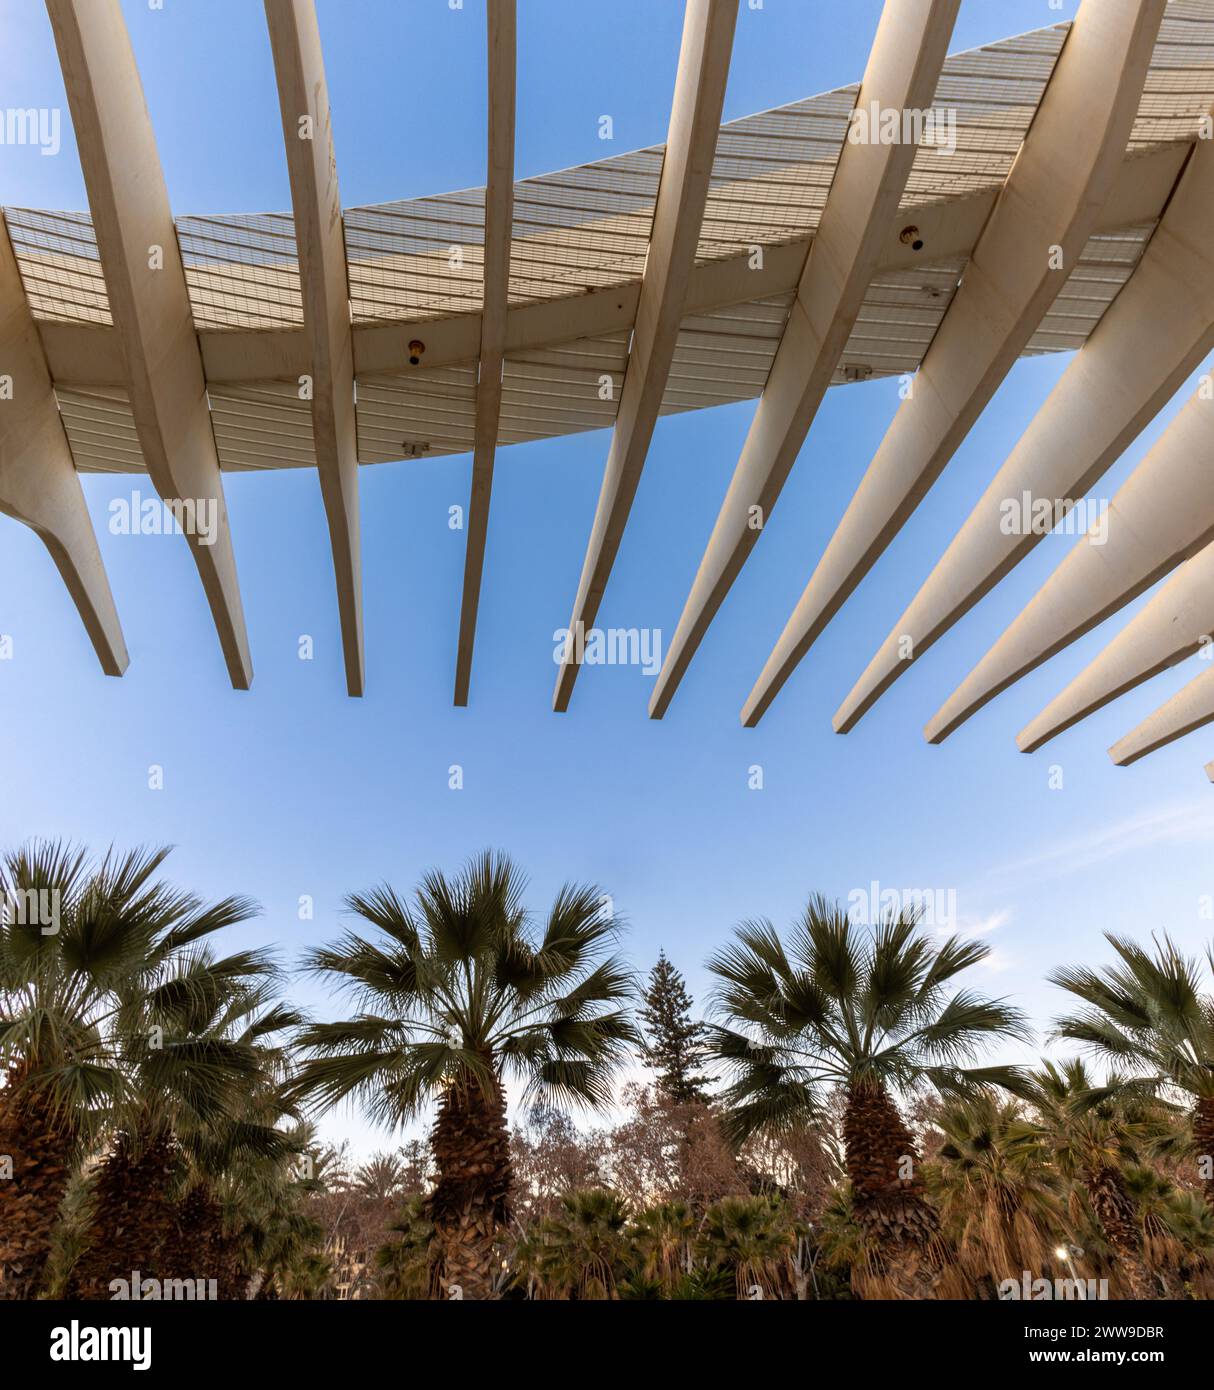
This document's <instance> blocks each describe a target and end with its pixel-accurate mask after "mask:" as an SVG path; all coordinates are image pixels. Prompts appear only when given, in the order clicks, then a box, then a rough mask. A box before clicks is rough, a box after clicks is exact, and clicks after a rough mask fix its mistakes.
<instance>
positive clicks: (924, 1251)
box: [843, 1081, 946, 1298]
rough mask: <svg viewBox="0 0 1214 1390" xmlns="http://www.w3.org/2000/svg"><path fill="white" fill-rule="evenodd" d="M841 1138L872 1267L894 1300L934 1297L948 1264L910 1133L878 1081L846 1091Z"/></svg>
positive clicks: (938, 1223)
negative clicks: (872, 1256)
mask: <svg viewBox="0 0 1214 1390" xmlns="http://www.w3.org/2000/svg"><path fill="white" fill-rule="evenodd" d="M843 1142H844V1147H845V1149H846V1154H847V1173H848V1177H849V1178H850V1179H851V1185H852V1205H853V1209H854V1211H855V1214H856V1220H857V1221H858V1222H859V1224H860V1227H861V1229H862V1230H863V1232H864V1235H865V1241H866V1244H867V1245H868V1247H869V1249H870V1250H872V1251H873V1252H874V1269H875V1272H876V1273H877V1275H878V1279H879V1281H880V1282H881V1283H882V1284H885V1285H887V1286H888V1288H889V1290H890V1292H891V1293H892V1294H893V1295H894V1297H896V1298H932V1297H934V1296H935V1291H936V1286H937V1284H938V1283H939V1281H940V1274H941V1271H942V1269H943V1266H944V1264H945V1262H946V1254H945V1247H944V1243H943V1241H942V1239H941V1236H940V1221H939V1218H938V1217H937V1215H936V1212H935V1210H934V1208H933V1207H932V1206H931V1204H930V1203H929V1202H928V1200H927V1194H926V1191H925V1189H924V1186H923V1180H922V1178H921V1177H920V1160H919V1154H918V1151H917V1150H916V1148H915V1142H914V1140H913V1139H912V1138H911V1134H910V1131H909V1130H908V1129H907V1128H906V1125H905V1124H904V1123H903V1121H902V1116H901V1115H899V1113H898V1109H897V1107H896V1106H895V1105H894V1103H893V1101H892V1100H890V1098H889V1095H888V1093H887V1092H886V1090H885V1087H884V1086H882V1085H881V1083H880V1082H876V1081H874V1082H869V1083H853V1084H852V1085H850V1086H849V1087H848V1088H847V1103H846V1106H845V1108H844V1112H843Z"/></svg>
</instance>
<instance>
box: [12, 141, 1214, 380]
mask: <svg viewBox="0 0 1214 1390" xmlns="http://www.w3.org/2000/svg"><path fill="white" fill-rule="evenodd" d="M1192 148H1193V146H1192V145H1191V144H1185V143H1184V142H1183V141H1174V142H1172V143H1171V144H1167V145H1158V146H1156V147H1155V148H1154V149H1149V150H1145V151H1144V152H1142V153H1141V154H1139V153H1135V154H1134V155H1133V156H1129V155H1127V157H1126V158H1125V160H1123V162H1122V165H1121V170H1120V172H1119V174H1118V176H1117V182H1116V184H1115V185H1114V188H1113V192H1112V194H1111V195H1110V197H1109V201H1108V202H1107V203H1106V204H1105V205H1104V207H1103V208H1102V209H1101V212H1100V222H1099V225H1098V226H1097V229H1096V230H1097V232H1109V233H1112V232H1118V231H1121V230H1123V229H1124V228H1126V227H1134V226H1138V225H1140V224H1141V223H1143V222H1154V221H1155V220H1156V219H1157V218H1158V217H1159V216H1160V214H1161V212H1162V210H1163V209H1164V207H1165V206H1166V205H1167V201H1168V198H1169V197H1170V196H1171V194H1172V190H1173V189H1174V188H1175V186H1176V180H1177V179H1178V178H1179V177H1180V174H1181V172H1182V170H1183V169H1184V166H1185V162H1186V160H1187V159H1188V158H1189V154H1190V151H1191V150H1192ZM997 200H998V190H997V189H995V190H989V191H986V192H983V193H974V194H971V195H969V196H967V197H964V198H955V199H952V200H950V201H949V202H945V203H936V204H933V205H932V206H931V207H921V208H916V209H915V225H916V226H917V227H918V228H919V229H920V232H921V234H922V237H923V240H924V242H925V243H926V246H927V250H926V251H916V250H914V248H913V246H907V245H904V244H903V243H902V242H901V241H900V240H899V237H898V233H899V232H900V231H901V230H902V228H903V227H905V226H906V218H905V217H903V216H902V215H901V214H900V213H897V212H895V214H894V216H892V217H891V218H890V221H889V226H888V228H887V229H886V234H885V237H884V238H883V240H882V244H881V251H880V255H879V256H878V260H877V269H876V274H877V275H881V274H882V273H884V272H886V271H898V270H912V269H918V268H923V267H928V266H931V265H936V264H945V263H949V262H952V261H955V260H958V259H959V258H961V257H963V256H969V255H970V253H971V252H972V251H973V249H974V246H975V245H976V243H977V241H978V238H979V236H980V235H981V234H982V229H983V227H985V226H986V223H987V220H988V218H989V217H990V215H991V211H992V209H993V208H994V206H995V203H996V201H997ZM812 242H813V238H812V237H798V238H796V239H795V240H794V241H789V242H782V243H780V244H778V245H770V246H765V247H764V248H763V264H762V266H761V267H755V266H754V265H753V258H752V256H751V254H750V252H747V253H746V254H744V255H737V256H725V257H723V258H722V259H721V260H719V261H706V262H705V263H704V264H703V265H697V266H696V267H695V268H694V270H693V271H692V273H691V279H690V281H689V283H688V287H687V301H686V306H685V307H686V312H687V313H688V314H699V313H704V312H705V311H707V310H710V309H723V308H726V307H727V306H729V305H733V304H747V303H750V302H751V301H752V300H755V299H767V298H770V297H774V296H775V295H780V294H791V293H793V292H794V291H795V290H796V288H797V286H798V284H799V283H800V279H801V275H802V273H803V272H804V269H805V257H806V256H807V255H808V253H809V248H810V246H811V245H812ZM925 254H926V255H930V257H931V260H930V261H925V260H924V259H923V257H924V255H925ZM639 294H640V284H639V282H634V283H632V284H625V285H612V286H610V287H608V288H606V289H599V290H590V291H588V292H587V293H585V294H576V295H569V296H567V297H565V298H563V299H545V300H537V301H534V302H532V303H522V304H513V305H511V306H510V309H509V311H508V312H507V315H506V351H507V353H511V352H524V351H527V350H529V349H531V348H537V347H551V346H553V345H554V344H559V343H568V342H571V341H572V340H573V339H575V338H599V337H604V336H605V335H607V334H610V333H625V332H627V331H628V330H629V329H630V328H631V327H632V326H633V324H634V323H635V321H636V308H637V299H638V297H639ZM480 318H481V316H480V314H479V313H475V314H470V313H461V314H453V315H449V316H447V317H445V318H438V319H427V320H425V334H424V337H425V343H426V365H427V366H428V367H450V366H457V365H462V364H463V363H466V362H475V361H476V360H477V358H478V355H479V352H480V338H481V322H480ZM418 323H419V321H418V320H416V319H393V320H392V321H391V322H388V323H356V324H355V325H354V370H355V376H356V377H357V376H359V375H362V374H374V373H381V372H394V371H399V370H400V364H401V362H402V361H403V360H404V359H405V358H406V357H407V356H408V355H409V354H408V348H409V342H410V340H411V339H413V338H416V337H417V329H418ZM38 329H39V332H40V333H41V334H42V343H43V347H44V348H45V350H46V358H47V363H48V365H49V366H50V369H51V375H52V376H53V378H54V379H55V381H56V382H60V383H62V384H64V385H71V386H82V387H95V386H121V385H122V384H123V383H124V381H125V371H126V369H125V366H124V365H123V360H122V345H121V343H120V342H119V339H118V333H117V330H116V329H114V328H112V327H110V326H109V325H107V324H91V323H89V324H86V323H52V322H49V321H46V320H44V321H42V322H40V323H39V325H38ZM198 341H199V344H200V345H201V348H202V361H203V365H204V366H205V368H206V374H207V379H208V380H210V381H221V382H223V383H224V384H225V385H231V384H233V383H241V382H259V381H271V380H275V379H278V380H291V381H294V380H296V379H297V378H298V377H299V376H300V375H301V374H302V373H304V372H306V371H307V370H308V362H309V358H308V349H307V342H306V340H305V337H304V332H303V329H301V328H281V329H260V328H258V329H223V330H220V329H213V328H204V329H201V330H200V331H199V333H198Z"/></svg>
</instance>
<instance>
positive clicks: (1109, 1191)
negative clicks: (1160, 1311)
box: [1083, 1166, 1158, 1298]
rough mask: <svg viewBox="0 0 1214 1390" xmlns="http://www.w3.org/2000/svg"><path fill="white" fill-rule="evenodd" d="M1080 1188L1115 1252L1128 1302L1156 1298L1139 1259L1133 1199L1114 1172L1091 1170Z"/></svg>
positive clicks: (1139, 1231) (1139, 1238)
mask: <svg viewBox="0 0 1214 1390" xmlns="http://www.w3.org/2000/svg"><path fill="white" fill-rule="evenodd" d="M1083 1185H1084V1187H1085V1188H1086V1189H1087V1194H1088V1196H1089V1198H1090V1199H1091V1202H1092V1210H1093V1211H1094V1212H1095V1213H1096V1219H1097V1220H1098V1221H1099V1222H1100V1225H1101V1227H1102V1228H1103V1230H1104V1233H1105V1235H1106V1236H1107V1237H1108V1239H1109V1244H1110V1245H1111V1246H1112V1247H1113V1249H1114V1251H1116V1254H1117V1258H1118V1261H1119V1271H1120V1274H1121V1276H1122V1279H1123V1280H1124V1282H1125V1285H1126V1288H1127V1289H1128V1290H1129V1293H1130V1297H1131V1298H1155V1297H1156V1296H1157V1293H1158V1290H1157V1289H1156V1286H1155V1281H1154V1280H1153V1279H1152V1278H1151V1271H1150V1270H1149V1269H1148V1268H1147V1266H1146V1261H1145V1260H1144V1259H1143V1258H1142V1228H1141V1226H1140V1225H1139V1223H1138V1213H1137V1211H1136V1210H1135V1207H1134V1199H1133V1198H1132V1197H1131V1196H1130V1194H1129V1193H1128V1192H1127V1191H1126V1185H1125V1179H1124V1178H1123V1177H1122V1176H1121V1174H1120V1173H1119V1172H1118V1171H1117V1169H1116V1168H1110V1167H1107V1166H1106V1167H1103V1168H1096V1169H1091V1170H1089V1171H1088V1172H1086V1173H1085V1174H1084V1176H1083Z"/></svg>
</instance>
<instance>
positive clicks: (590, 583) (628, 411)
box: [552, 0, 738, 713]
mask: <svg viewBox="0 0 1214 1390" xmlns="http://www.w3.org/2000/svg"><path fill="white" fill-rule="evenodd" d="M737 18H738V0H687V9H686V14H685V18H684V22H683V41H682V47H681V49H680V51H679V70H678V75H677V77H676V78H675V84H674V102H673V106H672V109H671V113H670V135H669V137H668V139H667V142H666V154H665V158H664V160H663V162H662V177H661V182H660V184H659V185H658V198H657V206H656V207H655V208H654V214H653V231H652V233H651V235H650V240H649V255H648V257H647V259H646V262H645V274H644V278H643V280H642V282H641V297H640V300H639V302H638V305H637V316H636V326H635V328H634V329H633V336H632V346H631V349H630V351H629V354H628V367H627V370H626V371H625V374H624V385H623V389H622V390H621V393H620V409H619V413H618V414H617V416H616V423H615V430H614V432H613V433H612V436H611V451H610V453H609V454H608V456H607V467H606V470H605V471H604V474H603V486H602V489H601V491H600V493H599V501H598V506H597V508H596V509H595V514H594V525H593V527H592V529H591V532H590V542H589V545H588V546H587V549H586V559H585V563H584V564H583V566H582V577H581V580H580V581H579V583H578V591H577V597H576V599H575V600H574V604H573V613H572V616H571V617H570V619H569V631H570V633H573V634H577V633H580V632H585V631H587V630H588V629H590V628H591V627H593V626H594V620H595V617H596V615H597V613H598V610H599V604H600V603H601V602H602V598H603V593H604V591H605V590H606V588H607V580H608V578H609V577H610V574H611V567H612V565H613V564H614V563H615V557H616V553H617V551H618V550H619V548H620V541H621V540H622V539H623V536H624V527H625V526H626V525H627V523H628V513H629V512H630V511H631V510H632V501H633V498H634V497H635V496H636V490H637V485H638V484H639V483H640V481H641V470H642V469H643V468H644V466H645V457H646V455H647V454H648V453H649V442H650V440H651V439H652V438H653V430H654V426H655V425H656V424H657V420H658V413H659V411H660V410H661V407H662V397H663V396H664V395H665V393H666V383H667V381H668V379H669V377H670V365H671V362H672V361H673V359H674V352H675V347H676V346H677V344H678V339H679V325H680V324H681V322H682V319H683V314H684V312H685V307H686V301H687V288H688V284H689V283H690V280H691V272H692V269H693V268H694V266H695V259H696V250H697V247H698V246H699V242H700V229H701V225H702V223H703V221H704V206H705V204H706V202H707V200H708V188H709V183H710V180H711V176H712V165H713V159H714V158H715V155H716V149H717V132H718V131H719V129H720V126H721V109H722V107H723V106H724V103H725V84H726V81H727V80H728V77H729V62H730V58H731V56H732V52H733V34H734V26H735V24H736V22H737ZM581 652H582V643H581V642H580V641H576V640H574V641H570V642H568V643H567V644H566V654H565V660H564V661H563V662H562V663H561V666H560V669H559V670H558V671H557V677H556V688H555V690H554V691H553V695H552V708H553V709H554V710H556V711H557V712H558V713H559V712H562V711H564V710H566V709H568V707H569V697H570V696H571V695H572V694H573V686H574V682H575V681H576V680H577V674H578V671H579V670H580V669H581V664H580V659H579V658H580V655H581Z"/></svg>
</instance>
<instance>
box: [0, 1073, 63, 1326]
mask: <svg viewBox="0 0 1214 1390" xmlns="http://www.w3.org/2000/svg"><path fill="white" fill-rule="evenodd" d="M25 1077H26V1070H25V1068H22V1067H14V1068H13V1069H12V1070H10V1072H9V1075H8V1084H7V1085H6V1086H5V1087H4V1088H3V1090H0V1164H2V1163H4V1160H5V1159H9V1160H11V1163H12V1174H11V1177H10V1176H7V1175H6V1176H5V1177H3V1178H0V1299H4V1300H10V1301H15V1300H23V1299H31V1298H34V1297H36V1296H37V1294H38V1292H39V1290H40V1288H41V1286H42V1280H43V1274H44V1271H45V1269H46V1262H47V1258H48V1257H49V1255H50V1250H51V1237H52V1234H53V1232H54V1229H55V1223H56V1221H57V1220H58V1217H59V1204H60V1203H61V1202H62V1201H63V1196H64V1193H65V1192H66V1191H67V1185H68V1181H69V1179H70V1178H71V1172H72V1150H73V1147H74V1142H73V1136H72V1133H71V1130H70V1126H69V1125H68V1123H67V1121H66V1120H65V1119H64V1118H63V1117H62V1116H59V1115H56V1114H54V1113H53V1112H52V1110H51V1108H50V1106H49V1103H48V1102H47V1100H46V1098H45V1097H44V1096H42V1095H39V1094H38V1093H37V1092H32V1091H28V1090H22V1089H21V1088H22V1084H23V1082H24V1081H25ZM4 1166H5V1168H7V1166H8V1165H7V1164H4Z"/></svg>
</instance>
